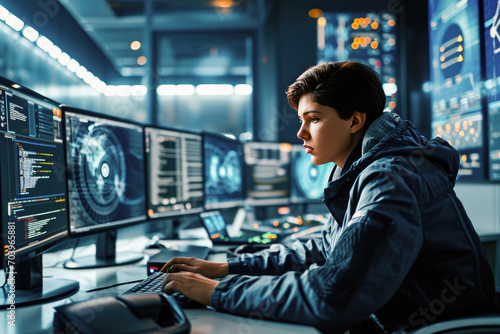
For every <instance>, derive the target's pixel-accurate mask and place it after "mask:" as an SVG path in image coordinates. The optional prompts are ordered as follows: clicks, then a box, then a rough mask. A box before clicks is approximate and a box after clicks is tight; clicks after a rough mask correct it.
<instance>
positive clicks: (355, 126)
mask: <svg viewBox="0 0 500 334" xmlns="http://www.w3.org/2000/svg"><path fill="white" fill-rule="evenodd" d="M365 122H366V114H365V113H363V112H360V111H355V112H354V113H353V114H352V116H351V129H350V130H351V134H355V133H358V132H360V131H363V129H364V127H365Z"/></svg>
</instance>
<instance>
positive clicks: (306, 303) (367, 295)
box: [211, 171, 422, 333]
mask: <svg viewBox="0 0 500 334" xmlns="http://www.w3.org/2000/svg"><path fill="white" fill-rule="evenodd" d="M351 198H354V199H355V200H352V201H351V202H350V203H349V205H348V208H347V210H348V212H352V213H353V215H352V219H349V220H348V221H344V222H343V225H344V231H343V233H342V234H341V236H340V238H339V239H338V241H337V242H336V243H335V246H334V248H333V250H332V253H331V254H330V256H329V257H328V259H327V260H326V262H325V263H324V264H323V265H322V266H320V267H316V268H314V267H311V269H308V270H306V271H304V272H303V273H302V274H301V273H298V272H288V273H285V274H283V275H281V276H261V277H250V276H239V275H230V276H228V277H226V278H225V279H224V280H223V281H221V283H220V284H219V286H217V288H216V289H215V291H214V293H213V294H212V299H211V302H212V306H213V307H214V308H216V309H218V310H222V311H226V312H231V313H235V314H241V315H250V316H252V315H253V316H255V317H261V318H268V319H276V320H282V321H290V322H296V323H302V324H307V325H311V326H315V327H317V328H319V329H322V330H325V331H328V332H333V333H343V332H344V331H345V330H347V329H348V328H349V327H350V326H352V325H354V324H356V323H358V322H360V321H361V320H363V319H365V318H367V317H368V316H369V315H370V314H371V313H373V312H375V311H376V310H378V309H379V308H380V307H382V306H383V305H384V304H385V303H386V302H387V301H388V300H389V299H390V298H391V297H392V296H393V295H394V294H395V292H396V291H397V290H398V288H399V286H400V285H401V283H402V281H403V279H404V277H405V276H406V274H407V272H408V271H409V269H410V268H411V266H412V264H413V262H414V261H415V258H416V256H417V254H418V252H419V249H420V247H421V244H422V232H421V227H420V213H419V208H418V205H417V201H416V199H415V196H414V194H413V192H412V191H411V189H409V187H408V186H407V185H406V184H405V182H404V180H403V178H402V177H401V176H399V175H398V174H394V173H392V172H389V171H387V172H380V173H372V174H370V175H369V176H368V177H361V178H358V180H357V181H356V183H355V185H354V187H353V189H352V191H351ZM349 216H350V215H349Z"/></svg>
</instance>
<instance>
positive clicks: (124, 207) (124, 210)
mask: <svg viewBox="0 0 500 334" xmlns="http://www.w3.org/2000/svg"><path fill="white" fill-rule="evenodd" d="M65 120H66V122H65V124H66V162H67V166H68V171H69V173H68V190H69V212H70V232H71V233H84V232H90V231H94V230H95V231H97V230H101V229H107V228H111V227H118V226H120V225H124V224H129V223H132V222H136V221H141V220H144V219H145V218H146V187H145V172H144V140H143V129H142V127H141V126H139V125H136V124H132V123H128V122H122V121H117V120H112V119H108V118H106V117H104V116H98V115H92V114H87V113H79V112H73V111H69V110H66V112H65Z"/></svg>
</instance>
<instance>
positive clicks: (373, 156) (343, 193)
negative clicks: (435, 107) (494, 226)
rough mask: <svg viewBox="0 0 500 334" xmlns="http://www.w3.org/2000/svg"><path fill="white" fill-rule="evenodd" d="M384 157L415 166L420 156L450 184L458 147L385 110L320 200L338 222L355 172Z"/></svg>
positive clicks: (455, 169)
mask: <svg viewBox="0 0 500 334" xmlns="http://www.w3.org/2000/svg"><path fill="white" fill-rule="evenodd" d="M351 156H352V158H351ZM386 157H387V158H390V157H403V158H406V159H408V160H410V161H411V162H412V163H413V164H414V165H416V166H418V165H420V164H422V161H423V160H427V161H430V162H432V163H433V164H435V165H437V166H438V167H439V168H440V169H442V170H443V171H444V172H445V173H446V175H447V177H448V181H449V182H450V185H451V187H454V186H455V179H456V177H457V173H458V168H459V166H460V162H459V157H458V153H457V151H456V150H455V149H454V148H453V147H451V146H450V145H449V144H448V143H447V142H446V141H445V140H443V139H442V138H434V139H431V140H428V139H427V138H425V137H424V136H422V135H420V133H419V132H418V131H417V129H416V128H415V126H414V125H413V124H412V123H411V122H409V121H405V120H403V119H401V118H400V117H399V116H398V115H397V114H395V113H388V112H384V113H383V114H382V115H381V116H380V117H379V118H377V119H376V120H375V121H374V122H373V123H372V124H371V125H370V127H369V128H368V130H367V131H366V133H365V136H364V138H363V140H362V142H360V145H357V146H356V147H355V148H354V149H353V151H352V152H351V154H350V157H348V159H347V160H346V163H345V164H344V168H343V169H342V173H341V176H340V177H338V178H336V179H334V180H333V181H331V182H329V183H328V187H327V188H326V189H325V192H324V195H323V198H322V200H323V201H324V202H325V203H326V204H327V207H328V209H329V211H330V212H331V214H332V216H333V218H334V219H335V220H336V221H337V223H339V225H341V224H342V221H343V220H342V215H343V213H344V212H345V210H346V208H347V204H348V201H349V189H350V188H351V186H352V185H353V183H354V181H355V180H356V178H357V176H358V175H359V174H360V173H361V172H362V171H363V170H364V169H365V168H366V167H368V166H369V165H370V164H371V163H373V162H375V161H377V160H379V159H381V158H386ZM334 172H335V170H334ZM332 175H333V172H332ZM336 175H337V176H338V174H336Z"/></svg>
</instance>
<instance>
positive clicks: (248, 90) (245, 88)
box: [234, 84, 252, 95]
mask: <svg viewBox="0 0 500 334" xmlns="http://www.w3.org/2000/svg"><path fill="white" fill-rule="evenodd" d="M234 93H235V94H236V95H250V94H252V86H250V85H247V84H242V85H236V86H234Z"/></svg>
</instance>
